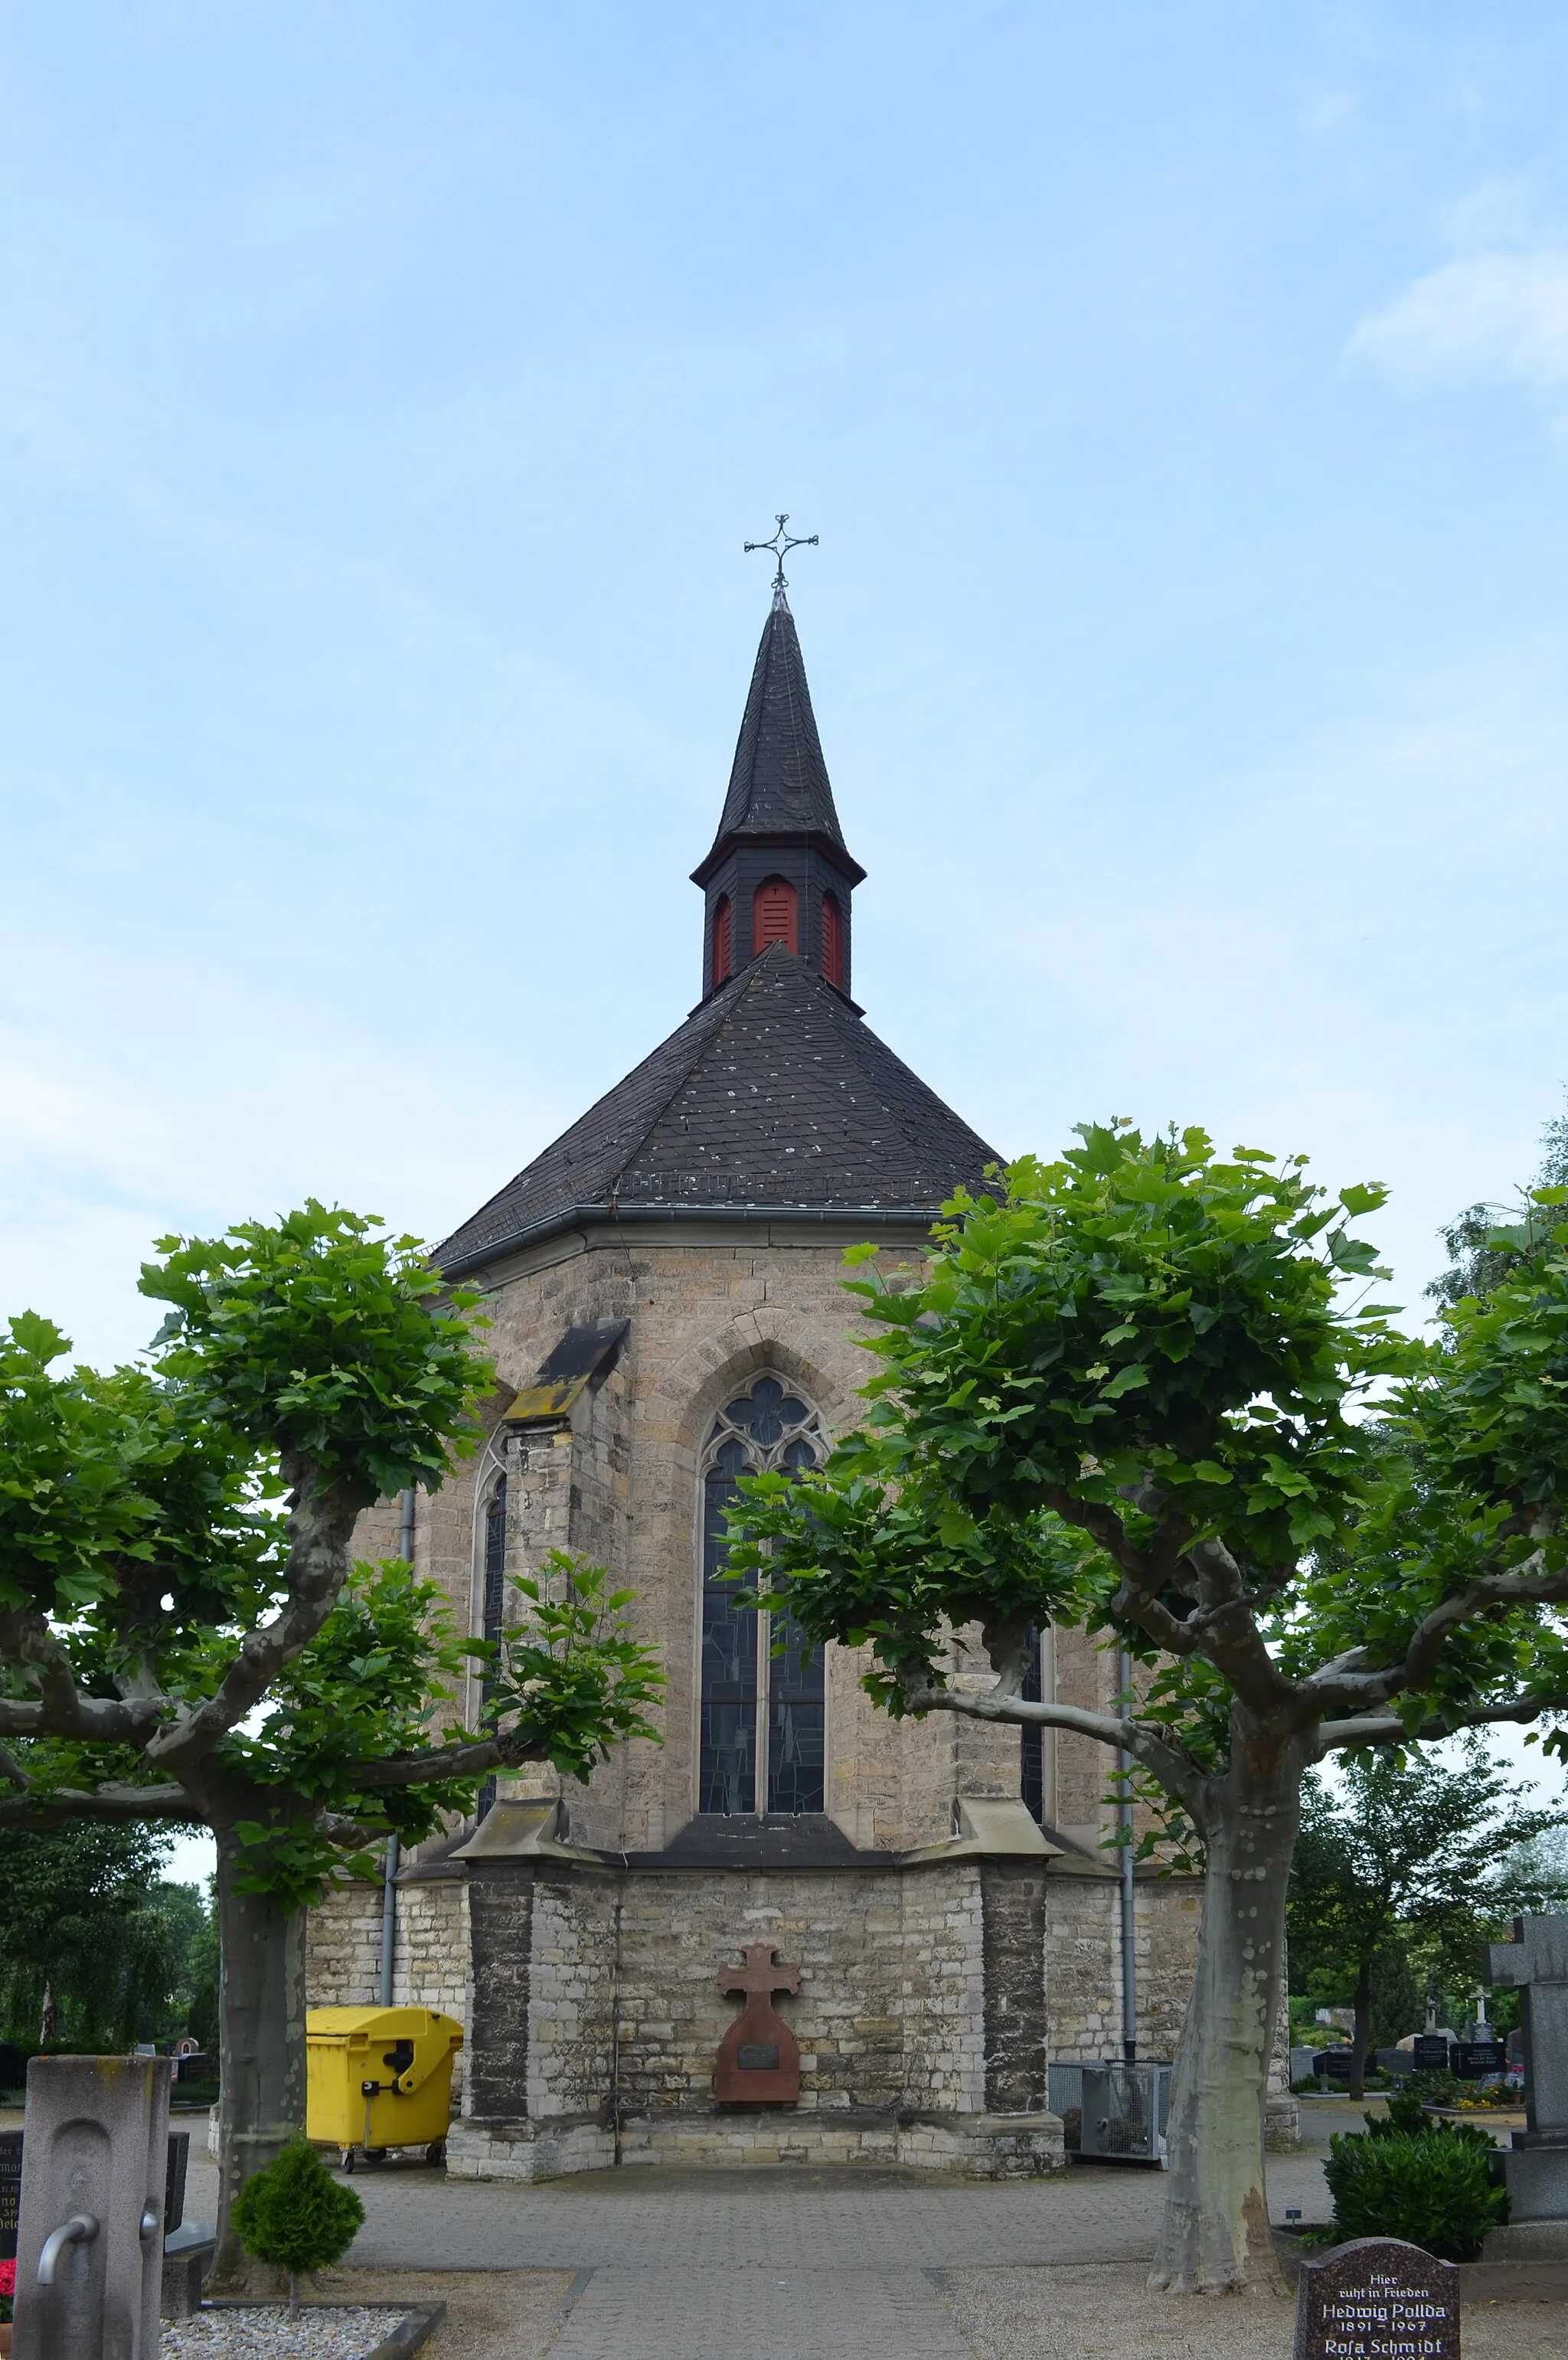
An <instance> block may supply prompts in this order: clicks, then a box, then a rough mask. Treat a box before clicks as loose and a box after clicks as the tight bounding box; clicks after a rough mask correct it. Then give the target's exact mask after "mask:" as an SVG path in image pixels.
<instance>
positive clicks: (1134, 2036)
mask: <svg viewBox="0 0 1568 2360" xmlns="http://www.w3.org/2000/svg"><path fill="white" fill-rule="evenodd" d="M1116 1686H1117V1688H1119V1690H1120V1691H1121V1703H1120V1706H1119V1708H1118V1710H1119V1716H1120V1718H1121V1719H1122V1720H1123V1721H1126V1720H1127V1717H1128V1715H1129V1714H1130V1713H1131V1711H1132V1657H1131V1656H1130V1655H1128V1653H1127V1649H1126V1648H1125V1647H1118V1648H1117V1650H1116ZM1116 1777H1117V1792H1118V1795H1119V1797H1120V1799H1119V1801H1118V1802H1117V1804H1116V1832H1117V1834H1118V1835H1119V1836H1120V1838H1121V1863H1122V1891H1121V1903H1122V2055H1123V2057H1124V2058H1125V2059H1126V2060H1127V2063H1128V2064H1129V2065H1133V2064H1136V2063H1137V2061H1138V1925H1137V1919H1136V1917H1135V1915H1134V1907H1133V1903H1134V1895H1133V1882H1132V1853H1133V1845H1132V1755H1131V1754H1129V1753H1128V1752H1127V1748H1126V1746H1125V1745H1124V1746H1122V1747H1120V1748H1119V1749H1118V1751H1117V1754H1116Z"/></svg>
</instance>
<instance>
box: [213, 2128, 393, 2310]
mask: <svg viewBox="0 0 1568 2360" xmlns="http://www.w3.org/2000/svg"><path fill="white" fill-rule="evenodd" d="M233 2218H234V2231H235V2234H236V2235H237V2236H238V2238H239V2240H240V2243H241V2244H242V2245H244V2247H245V2251H246V2253H247V2254H253V2255H254V2256H256V2260H257V2261H258V2262H271V2263H273V2264H274V2265H275V2266H276V2267H278V2268H279V2269H285V2270H287V2271H288V2273H289V2309H290V2310H291V2311H293V2310H298V2308H299V2280H300V2279H301V2278H304V2277H308V2276H309V2274H310V2272H311V2271H312V2270H324V2269H330V2268H331V2267H332V2263H333V2262H338V2261H341V2260H342V2259H343V2256H344V2255H345V2254H346V2253H347V2251H348V2249H349V2247H350V2246H351V2245H353V2243H354V2235H355V2233H356V2232H357V2230H358V2229H359V2226H360V2223H362V2222H363V2221H364V2219H365V2207H364V2205H363V2204H362V2203H361V2202H360V2201H359V2199H358V2197H357V2196H356V2195H355V2194H354V2191H353V2189H352V2188H344V2187H343V2186H342V2185H341V2184H340V2182H339V2181H337V2180H334V2179H333V2178H332V2173H331V2172H330V2171H329V2170H328V2169H327V2167H326V2165H325V2164H324V2163H323V2162H322V2161H321V2157H320V2156H319V2155H318V2154H317V2153H316V2150H315V2148H314V2147H312V2146H311V2145H310V2141H309V2139H304V2138H293V2139H290V2140H289V2144H288V2146H287V2147H285V2148H284V2149H283V2151H282V2153H281V2154H280V2155H279V2156H278V2158H277V2160H276V2161H275V2162H273V2163H269V2164H268V2165H267V2168H266V2169H265V2170H264V2171H253V2172H252V2174H251V2176H250V2178H249V2179H248V2180H246V2181H245V2186H244V2187H243V2188H242V2189H241V2191H240V2192H239V2194H238V2196H237V2197H236V2198H235V2200H234V2215H233Z"/></svg>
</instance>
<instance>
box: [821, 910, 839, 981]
mask: <svg viewBox="0 0 1568 2360" xmlns="http://www.w3.org/2000/svg"><path fill="white" fill-rule="evenodd" d="M822 973H823V974H824V975H825V976H826V978H827V979H828V981H829V982H830V983H833V984H836V985H837V986H838V988H839V989H840V991H842V990H843V989H844V912H843V911H842V910H841V909H840V907H839V901H838V895H837V894H836V893H824V894H823V895H822Z"/></svg>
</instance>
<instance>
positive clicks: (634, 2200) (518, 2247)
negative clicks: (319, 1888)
mask: <svg viewBox="0 0 1568 2360" xmlns="http://www.w3.org/2000/svg"><path fill="white" fill-rule="evenodd" d="M1359 2111H1360V2110H1359V2109H1357V2108H1352V2107H1345V2108H1340V2107H1337V2106H1335V2107H1332V2108H1330V2107H1328V2106H1326V2105H1325V2106H1323V2107H1322V2108H1317V2107H1314V2108H1312V2109H1311V2110H1309V2114H1310V2119H1309V2123H1308V2125H1307V2135H1308V2136H1309V2138H1310V2139H1311V2141H1312V2147H1311V2148H1310V2149H1309V2150H1308V2151H1307V2152H1305V2153H1303V2154H1302V2155H1300V2156H1291V2157H1276V2158H1271V2160H1270V2167H1269V2196H1270V2208H1271V2210H1272V2212H1273V2213H1274V2216H1275V2218H1276V2219H1277V2220H1280V2221H1282V2220H1283V2219H1284V2216H1285V2212H1286V2210H1287V2208H1291V2207H1293V2208H1297V2209H1299V2210H1300V2211H1301V2212H1302V2213H1303V2214H1304V2216H1305V2218H1306V2219H1307V2220H1308V2221H1312V2220H1323V2219H1326V2218H1327V2215H1328V2210H1329V2207H1328V2202H1327V2197H1326V2192H1325V2191H1324V2188H1323V2169H1322V2162H1321V2155H1322V2153H1323V2149H1324V2148H1326V2144H1327V2136H1328V2132H1329V2131H1330V2129H1342V2128H1346V2127H1357V2128H1358V2127H1359ZM209 2176H210V2167H208V2165H207V2163H206V2158H199V2159H198V2158H192V2163H191V2188H190V2195H189V2199H188V2211H189V2212H191V2214H193V2215H194V2214H197V2213H198V2212H201V2211H202V2210H207V2209H210V2207H211V2201H212V2200H211V2194H210V2193H209V2185H208V2183H209ZM1169 2185H1170V2183H1169V2181H1168V2180H1167V2178H1166V2176H1165V2174H1164V2173H1163V2172H1160V2171H1153V2170H1149V2169H1143V2168H1140V2167H1138V2166H1136V2165H1132V2166H1127V2165H1122V2166H1117V2165H1110V2164H1104V2165H1093V2164H1073V2166H1072V2167H1071V2168H1070V2169H1069V2170H1068V2172H1067V2173H1066V2174H1065V2176H1064V2177H1062V2179H1059V2180H1032V2181H1023V2182H1014V2183H1003V2184H1001V2185H999V2186H996V2185H988V2184H975V2183H970V2182H964V2181H954V2180H938V2179H934V2178H927V2177H925V2176H923V2175H920V2174H916V2173H911V2172H908V2171H897V2172H895V2171H881V2170H870V2169H866V2170H863V2169H860V2168H858V2167H855V2166H844V2167H841V2168H839V2169H817V2170H811V2169H795V2170H791V2169H777V2170H764V2171H736V2172H673V2171H664V2170H659V2171H655V2170H652V2169H646V2168H643V2169H639V2168H635V2167H634V2168H629V2169H626V2170H623V2171H618V2172H613V2171H603V2172H585V2173H582V2174H578V2175H575V2176H573V2177H572V2178H569V2179H565V2180H549V2181H546V2182H544V2183H543V2184H542V2185H541V2186H539V2187H528V2186H521V2185H517V2184H516V2183H507V2182H504V2181H496V2180H489V2181H474V2180H446V2179H445V2178H444V2177H443V2176H442V2175H441V2174H439V2173H436V2172H430V2171H427V2170H425V2169H423V2168H422V2167H419V2168H408V2169H405V2168H402V2167H400V2166H397V2165H392V2166H389V2167H387V2169H384V2170H381V2171H373V2172H361V2173H359V2174H356V2176H355V2178H354V2188H355V2189H356V2190H357V2191H358V2192H359V2194H360V2195H361V2196H362V2197H363V2199H364V2201H365V2213H366V2219H365V2227H364V2228H363V2229H362V2230H361V2232H360V2234H359V2235H358V2237H357V2238H356V2239H355V2241H354V2245H353V2247H352V2248H351V2250H350V2252H349V2254H348V2256H347V2257H346V2264H347V2267H350V2268H362V2269H363V2268H381V2269H419V2270H442V2269H445V2270H481V2271H500V2270H559V2271H570V2272H572V2273H574V2279H573V2287H572V2295H573V2300H572V2309H571V2311H570V2314H569V2316H568V2318H567V2321H566V2324H565V2326H564V2328H563V2329H562V2330H561V2335H560V2337H559V2339H558V2340H557V2341H556V2342H555V2343H554V2344H552V2345H551V2347H550V2360H739V2355H746V2354H747V2353H755V2352H758V2351H768V2352H772V2353H774V2354H776V2355H779V2360H974V2354H975V2346H974V2345H973V2344H971V2343H970V2342H969V2341H967V2340H966V2338H965V2337H964V2335H963V2334H962V2333H960V2330H959V2327H958V2324H957V2322H956V2320H955V2318H954V2314H953V2310H952V2308H951V2307H950V2306H949V2304H948V2303H946V2302H944V2301H943V2300H942V2295H941V2292H940V2290H939V2289H940V2285H941V2279H942V2273H944V2272H948V2271H972V2270H976V2269H999V2268H1018V2267H1025V2268H1040V2267H1042V2266H1045V2267H1051V2266H1061V2267H1063V2268H1064V2270H1068V2271H1070V2270H1071V2268H1072V2267H1073V2265H1082V2264H1084V2263H1118V2262H1119V2263H1125V2264H1138V2265H1141V2264H1143V2263H1146V2262H1147V2261H1148V2259H1149V2256H1151V2254H1152V2252H1153V2250H1154V2243H1155V2238H1156V2235H1157V2233H1158V2228H1159V2221H1160V2209H1161V2206H1162V2204H1163V2202H1164V2198H1165V2192H1166V2190H1167V2188H1168V2187H1169ZM212 2193H215V2188H214V2189H213V2190H212ZM1079 2299H1080V2300H1081V2296H1080V2298H1079Z"/></svg>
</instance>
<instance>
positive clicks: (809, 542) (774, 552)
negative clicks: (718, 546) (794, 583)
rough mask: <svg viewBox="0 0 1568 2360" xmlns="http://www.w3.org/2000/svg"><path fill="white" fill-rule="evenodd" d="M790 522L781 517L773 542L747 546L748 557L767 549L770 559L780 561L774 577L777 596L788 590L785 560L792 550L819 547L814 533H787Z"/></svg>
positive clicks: (752, 542)
mask: <svg viewBox="0 0 1568 2360" xmlns="http://www.w3.org/2000/svg"><path fill="white" fill-rule="evenodd" d="M788 523H789V518H788V517H787V516H781V517H779V530H778V531H777V532H776V533H775V534H774V536H773V538H772V540H771V541H747V542H746V555H747V556H748V557H749V555H750V554H751V552H752V551H753V550H754V549H766V550H767V552H768V555H769V556H770V557H776V558H777V559H778V560H779V570H778V572H777V573H776V574H775V575H774V576H773V590H774V595H775V596H777V595H778V594H779V591H780V590H787V589H788V588H789V583H788V582H787V581H786V579H785V575H784V560H785V558H786V557H787V556H788V555H789V552H790V550H792V549H815V547H816V545H817V536H816V534H815V533H814V532H810V533H801V534H799V535H791V534H789V533H787V532H786V531H785V530H784V528H785V526H786V525H787V524H788Z"/></svg>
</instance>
